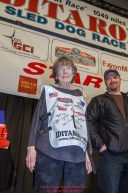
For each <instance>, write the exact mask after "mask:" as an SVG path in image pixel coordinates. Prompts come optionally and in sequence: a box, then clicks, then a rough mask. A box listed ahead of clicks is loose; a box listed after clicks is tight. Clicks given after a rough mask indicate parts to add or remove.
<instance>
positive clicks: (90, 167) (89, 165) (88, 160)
mask: <svg viewBox="0 0 128 193" xmlns="http://www.w3.org/2000/svg"><path fill="white" fill-rule="evenodd" d="M85 162H86V171H87V174H90V173H91V172H92V165H91V162H90V159H89V157H88V153H87V152H86V160H85Z"/></svg>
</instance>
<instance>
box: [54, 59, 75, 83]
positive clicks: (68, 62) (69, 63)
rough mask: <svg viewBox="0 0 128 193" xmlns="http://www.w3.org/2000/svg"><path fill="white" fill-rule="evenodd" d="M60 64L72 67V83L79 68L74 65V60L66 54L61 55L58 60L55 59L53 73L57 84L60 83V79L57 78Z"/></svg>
mask: <svg viewBox="0 0 128 193" xmlns="http://www.w3.org/2000/svg"><path fill="white" fill-rule="evenodd" d="M60 66H71V67H72V71H73V78H72V80H71V83H73V82H74V79H75V76H76V73H77V68H76V66H75V65H74V62H73V61H72V60H71V59H70V58H68V57H66V56H61V57H59V58H57V60H55V62H54V64H53V68H52V74H53V77H54V80H55V84H57V83H59V80H58V78H57V73H58V68H59V67H60Z"/></svg>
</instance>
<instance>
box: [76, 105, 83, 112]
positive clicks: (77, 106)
mask: <svg viewBox="0 0 128 193" xmlns="http://www.w3.org/2000/svg"><path fill="white" fill-rule="evenodd" d="M74 107H76V108H77V109H79V110H81V111H82V110H83V109H82V107H81V106H79V105H74Z"/></svg>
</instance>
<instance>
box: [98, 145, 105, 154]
mask: <svg viewBox="0 0 128 193" xmlns="http://www.w3.org/2000/svg"><path fill="white" fill-rule="evenodd" d="M106 149H107V147H106V145H105V144H104V145H103V146H102V147H101V148H100V150H99V152H100V153H102V152H103V151H105V150H106Z"/></svg>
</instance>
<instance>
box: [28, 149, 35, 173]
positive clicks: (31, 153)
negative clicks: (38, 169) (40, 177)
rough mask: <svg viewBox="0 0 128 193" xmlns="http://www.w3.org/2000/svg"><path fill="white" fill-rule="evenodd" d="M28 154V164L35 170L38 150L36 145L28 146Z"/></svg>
mask: <svg viewBox="0 0 128 193" xmlns="http://www.w3.org/2000/svg"><path fill="white" fill-rule="evenodd" d="M27 150H28V152H27V156H26V165H27V167H28V168H29V170H30V171H31V172H33V170H34V167H35V163H36V150H35V146H30V147H28V148H27Z"/></svg>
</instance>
